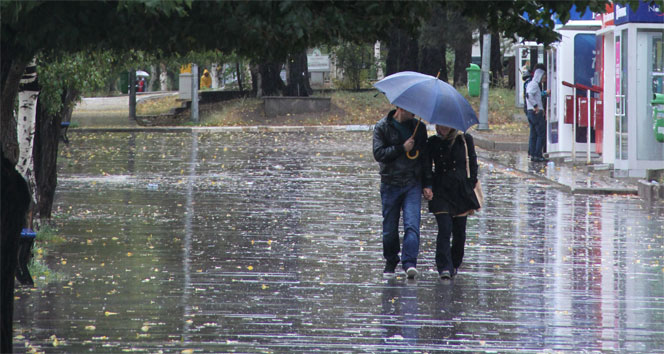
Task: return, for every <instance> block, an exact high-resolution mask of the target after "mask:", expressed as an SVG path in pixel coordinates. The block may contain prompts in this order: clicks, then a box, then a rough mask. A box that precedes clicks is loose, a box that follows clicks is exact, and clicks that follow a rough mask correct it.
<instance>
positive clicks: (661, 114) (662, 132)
mask: <svg viewBox="0 0 664 354" xmlns="http://www.w3.org/2000/svg"><path fill="white" fill-rule="evenodd" d="M650 103H651V104H652V118H653V120H654V122H653V129H654V130H655V139H657V141H659V142H660V143H664V93H656V94H655V98H654V99H653V100H652V101H650Z"/></svg>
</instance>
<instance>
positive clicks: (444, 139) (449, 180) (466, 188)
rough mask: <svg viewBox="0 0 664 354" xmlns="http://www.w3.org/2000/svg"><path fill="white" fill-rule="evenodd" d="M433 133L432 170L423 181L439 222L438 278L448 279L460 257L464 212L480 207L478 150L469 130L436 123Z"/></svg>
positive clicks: (429, 147)
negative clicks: (431, 189) (430, 191)
mask: <svg viewBox="0 0 664 354" xmlns="http://www.w3.org/2000/svg"><path fill="white" fill-rule="evenodd" d="M436 133H437V134H436V135H433V136H431V137H430V138H429V139H428V141H427V155H428V158H429V162H428V163H427V167H426V168H427V169H429V170H431V168H432V167H433V168H434V171H433V175H432V174H430V173H429V174H427V175H428V176H431V175H432V181H431V182H429V181H425V183H428V184H431V185H432V186H433V198H432V199H431V200H430V201H429V211H430V212H432V213H433V214H434V216H435V217H436V223H437V224H438V235H437V237H436V268H437V270H438V274H439V275H440V278H441V279H450V278H452V277H453V276H455V275H456V273H457V270H458V268H459V266H461V262H462V261H463V255H464V247H465V243H466V221H467V215H469V214H472V213H473V212H474V211H475V210H477V209H479V208H480V204H479V201H478V200H477V197H476V196H475V192H474V188H475V184H477V154H476V153H475V144H474V142H473V137H472V136H471V135H470V134H464V133H463V132H461V131H458V130H456V129H454V128H450V127H447V126H443V125H436ZM450 237H451V238H452V243H451V247H450Z"/></svg>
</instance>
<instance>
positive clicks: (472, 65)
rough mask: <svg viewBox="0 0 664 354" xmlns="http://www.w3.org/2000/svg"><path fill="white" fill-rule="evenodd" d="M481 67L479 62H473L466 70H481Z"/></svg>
mask: <svg viewBox="0 0 664 354" xmlns="http://www.w3.org/2000/svg"><path fill="white" fill-rule="evenodd" d="M480 70H481V69H480V67H479V65H477V64H473V63H471V64H470V66H469V67H467V68H466V71H480Z"/></svg>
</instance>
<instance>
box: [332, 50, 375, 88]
mask: <svg viewBox="0 0 664 354" xmlns="http://www.w3.org/2000/svg"><path fill="white" fill-rule="evenodd" d="M334 52H335V55H336V57H337V65H338V66H339V67H341V68H343V70H344V77H343V80H342V81H341V83H340V87H341V88H348V89H353V90H359V89H360V88H361V87H362V82H363V80H365V79H367V73H368V71H369V70H371V69H373V68H374V67H375V64H376V63H375V62H374V57H373V47H372V46H371V45H368V44H356V43H352V42H347V43H343V44H341V45H339V46H337V47H335V50H334Z"/></svg>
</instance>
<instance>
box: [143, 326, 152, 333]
mask: <svg viewBox="0 0 664 354" xmlns="http://www.w3.org/2000/svg"><path fill="white" fill-rule="evenodd" d="M149 330H150V326H143V327H141V331H143V332H147V331H149Z"/></svg>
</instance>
